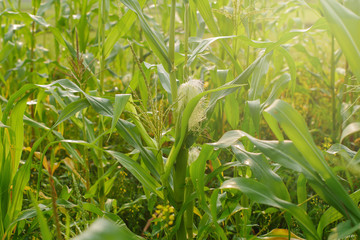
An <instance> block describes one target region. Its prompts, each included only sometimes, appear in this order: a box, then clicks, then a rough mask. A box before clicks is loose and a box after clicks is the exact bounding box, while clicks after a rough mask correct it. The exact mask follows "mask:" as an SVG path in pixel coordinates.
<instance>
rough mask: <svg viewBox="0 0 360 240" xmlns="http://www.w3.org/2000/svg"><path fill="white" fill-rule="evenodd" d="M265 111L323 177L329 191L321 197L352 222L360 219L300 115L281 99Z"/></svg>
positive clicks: (357, 210) (358, 212)
mask: <svg viewBox="0 0 360 240" xmlns="http://www.w3.org/2000/svg"><path fill="white" fill-rule="evenodd" d="M265 111H266V112H267V113H268V114H270V115H272V117H274V118H275V119H276V120H277V121H278V122H279V124H280V126H281V127H282V129H283V130H284V132H285V133H286V135H287V136H288V137H289V138H290V139H291V140H292V141H293V143H294V145H295V147H296V148H297V149H298V150H299V152H300V153H301V154H302V155H303V156H304V158H305V159H306V161H307V162H308V163H309V164H310V165H311V167H312V168H313V169H314V170H315V171H316V172H318V173H319V175H320V176H321V177H322V178H323V179H324V182H325V184H326V186H327V187H328V189H329V191H328V192H327V194H326V195H323V196H322V197H326V201H328V202H329V203H330V204H332V205H333V206H334V207H335V208H336V209H337V210H338V211H340V212H341V213H342V214H343V215H344V216H348V217H349V218H350V219H351V220H352V221H354V223H356V222H357V221H360V211H359V209H358V208H357V207H356V205H355V204H354V202H353V201H352V200H351V199H350V197H349V195H348V194H347V192H346V191H345V189H344V187H343V186H342V185H341V184H340V183H339V181H338V180H337V178H336V176H335V175H334V173H333V172H332V170H331V169H330V167H329V166H328V165H327V163H326V161H325V159H324V157H323V155H322V153H321V151H320V150H319V149H318V148H317V147H316V145H315V143H314V140H313V139H312V137H311V135H310V132H309V130H308V129H307V126H306V124H305V121H304V119H303V118H302V117H301V115H300V114H299V113H298V112H297V111H296V110H294V109H293V108H292V107H291V106H290V105H289V104H288V103H286V102H283V101H281V100H276V101H275V102H274V103H273V104H272V105H271V106H270V107H268V108H267V109H266V110H265ZM317 190H321V188H320V186H318V188H317Z"/></svg>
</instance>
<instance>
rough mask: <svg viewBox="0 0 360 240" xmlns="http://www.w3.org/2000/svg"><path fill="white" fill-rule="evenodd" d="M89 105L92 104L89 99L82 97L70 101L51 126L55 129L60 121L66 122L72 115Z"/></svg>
mask: <svg viewBox="0 0 360 240" xmlns="http://www.w3.org/2000/svg"><path fill="white" fill-rule="evenodd" d="M89 106H90V104H89V102H88V100H87V99H80V100H77V101H75V102H72V103H70V104H69V105H67V106H66V107H65V108H64V109H63V110H62V111H61V113H60V115H59V117H58V119H57V120H56V122H55V124H54V125H53V126H52V127H51V128H52V129H54V128H55V127H56V126H58V125H59V124H60V123H62V122H64V121H65V120H67V119H69V118H70V117H72V116H74V115H75V114H76V113H78V112H80V111H81V110H83V109H84V108H87V107H89Z"/></svg>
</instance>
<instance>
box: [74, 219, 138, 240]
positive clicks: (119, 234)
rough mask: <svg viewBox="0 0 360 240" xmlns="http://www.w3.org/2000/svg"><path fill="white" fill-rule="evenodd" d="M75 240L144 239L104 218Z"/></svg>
mask: <svg viewBox="0 0 360 240" xmlns="http://www.w3.org/2000/svg"><path fill="white" fill-rule="evenodd" d="M73 239H74V240H103V239H106V240H118V239H129V240H140V239H143V238H141V237H139V236H137V235H136V234H135V233H133V232H131V231H130V230H129V229H128V228H127V227H126V225H125V224H120V225H117V224H115V223H113V222H111V221H109V220H106V219H104V218H100V219H97V220H96V221H95V222H94V223H93V224H91V226H90V227H89V228H88V229H87V230H85V231H84V232H83V233H81V234H80V235H79V236H77V237H75V238H73Z"/></svg>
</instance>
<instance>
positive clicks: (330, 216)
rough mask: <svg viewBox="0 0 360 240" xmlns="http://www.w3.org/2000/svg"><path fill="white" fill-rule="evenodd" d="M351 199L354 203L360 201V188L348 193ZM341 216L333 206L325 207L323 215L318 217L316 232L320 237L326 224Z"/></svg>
mask: <svg viewBox="0 0 360 240" xmlns="http://www.w3.org/2000/svg"><path fill="white" fill-rule="evenodd" d="M350 197H351V199H352V200H353V201H354V202H355V204H358V203H359V201H360V190H357V191H356V192H354V193H352V194H350ZM342 217H343V216H342V215H341V213H339V212H338V211H337V210H336V209H335V208H333V207H330V208H329V209H327V210H326V211H325V212H324V213H323V215H322V216H321V218H320V221H319V224H318V227H317V232H318V234H319V236H320V237H322V235H323V231H324V228H325V227H326V226H328V225H329V224H331V223H333V222H335V221H337V220H339V219H341V218H342Z"/></svg>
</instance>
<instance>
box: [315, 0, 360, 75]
mask: <svg viewBox="0 0 360 240" xmlns="http://www.w3.org/2000/svg"><path fill="white" fill-rule="evenodd" d="M320 3H321V6H322V8H323V11H324V14H325V17H326V20H327V21H328V23H329V29H330V31H331V32H332V33H333V34H334V35H335V38H336V40H337V42H338V43H339V45H340V47H341V49H342V51H343V52H344V54H345V56H346V59H347V60H348V62H349V65H350V67H351V69H352V71H353V72H354V74H355V75H356V77H357V80H358V81H360V32H359V29H360V16H359V15H356V14H355V13H354V12H352V11H351V10H349V9H347V8H346V7H344V6H343V5H341V4H340V3H339V2H337V1H335V0H320ZM357 4H358V3H357Z"/></svg>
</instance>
